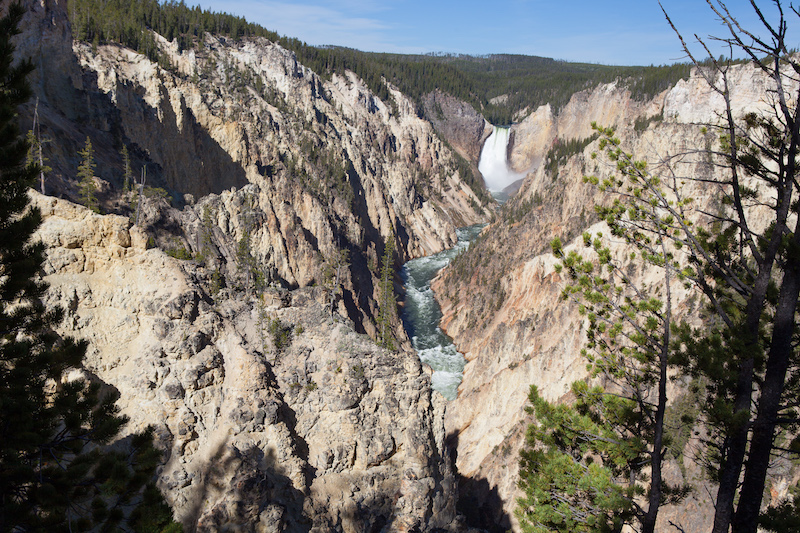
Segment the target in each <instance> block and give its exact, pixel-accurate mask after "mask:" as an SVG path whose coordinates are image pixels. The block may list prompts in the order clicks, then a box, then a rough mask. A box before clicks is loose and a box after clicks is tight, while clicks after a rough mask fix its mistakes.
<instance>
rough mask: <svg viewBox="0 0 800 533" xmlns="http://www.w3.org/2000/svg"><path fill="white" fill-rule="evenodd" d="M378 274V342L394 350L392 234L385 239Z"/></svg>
mask: <svg viewBox="0 0 800 533" xmlns="http://www.w3.org/2000/svg"><path fill="white" fill-rule="evenodd" d="M380 276H381V277H380V286H379V289H380V299H379V300H378V344H380V345H381V346H383V347H384V348H386V349H387V350H394V349H395V341H394V335H393V333H392V320H393V319H394V316H395V314H396V313H397V303H396V300H395V296H394V235H392V236H390V237H389V238H388V239H386V244H385V246H384V251H383V259H382V261H381V269H380Z"/></svg>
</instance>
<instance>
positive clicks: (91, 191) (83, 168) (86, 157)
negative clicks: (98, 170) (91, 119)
mask: <svg viewBox="0 0 800 533" xmlns="http://www.w3.org/2000/svg"><path fill="white" fill-rule="evenodd" d="M78 153H79V154H80V156H81V163H80V165H79V166H78V182H79V186H80V191H81V201H82V202H83V205H85V206H86V207H88V208H89V209H91V210H92V211H94V212H95V213H99V212H100V204H99V202H98V201H97V196H95V193H96V192H97V186H96V185H95V183H94V169H95V166H96V165H95V162H94V149H93V148H92V140H91V139H90V138H89V137H86V144H85V145H84V147H83V150H81V151H80V152H78Z"/></svg>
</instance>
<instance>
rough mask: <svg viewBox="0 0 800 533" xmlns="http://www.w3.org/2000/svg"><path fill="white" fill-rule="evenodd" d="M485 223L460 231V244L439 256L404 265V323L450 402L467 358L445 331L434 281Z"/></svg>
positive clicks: (412, 261) (415, 260)
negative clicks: (442, 326) (433, 287)
mask: <svg viewBox="0 0 800 533" xmlns="http://www.w3.org/2000/svg"><path fill="white" fill-rule="evenodd" d="M484 226H485V224H478V225H475V226H469V227H467V228H462V229H459V230H458V232H457V233H458V244H456V245H455V246H454V247H453V248H451V249H449V250H445V251H443V252H439V253H438V254H434V255H429V256H427V257H421V258H419V259H413V260H411V261H409V262H407V263H406V264H405V265H403V269H402V270H401V272H400V275H401V276H402V278H403V283H404V284H405V287H406V301H405V305H404V306H403V324H404V325H405V328H406V331H407V332H408V336H409V337H410V338H411V342H412V343H413V344H414V349H415V350H417V353H418V354H419V358H420V360H421V361H422V362H423V363H425V364H426V365H428V366H430V367H431V368H432V369H433V376H432V377H431V382H432V386H433V389H434V390H437V391H439V392H440V393H442V396H444V397H445V398H447V399H448V400H454V399H455V397H456V394H457V392H458V385H459V384H460V383H461V378H462V374H463V372H464V363H465V361H464V356H462V355H461V354H460V353H458V351H457V350H456V347H455V346H454V345H453V341H452V340H451V339H450V338H449V337H448V336H447V335H446V334H445V333H444V332H443V331H442V330H441V328H440V327H439V321H440V320H441V318H442V310H441V309H440V308H439V304H438V303H437V302H436V299H435V298H434V295H433V290H432V289H431V280H433V278H434V277H436V274H438V273H439V270H441V269H442V268H444V267H445V266H447V264H448V263H449V262H450V261H451V260H452V259H453V258H454V257H455V256H457V255H458V254H459V253H460V252H461V251H463V250H465V249H466V248H467V247H468V246H469V243H470V241H472V239H474V238H475V237H477V236H478V234H479V233H480V232H481V229H483V227H484Z"/></svg>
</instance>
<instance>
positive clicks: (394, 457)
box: [16, 0, 489, 532]
mask: <svg viewBox="0 0 800 533" xmlns="http://www.w3.org/2000/svg"><path fill="white" fill-rule="evenodd" d="M27 7H29V9H30V11H29V13H28V14H27V15H26V18H25V19H24V21H23V27H22V29H23V33H22V34H21V35H20V36H19V37H18V39H17V41H16V42H17V46H18V51H19V53H20V55H21V56H29V57H32V58H33V62H34V64H36V65H38V66H39V67H40V70H39V71H38V72H37V73H36V74H35V75H34V77H33V88H34V92H35V95H36V98H34V99H33V100H32V101H31V102H30V103H29V104H28V105H26V106H23V108H21V113H20V117H21V123H22V127H23V130H28V129H30V127H31V125H32V120H33V117H34V115H36V116H38V119H39V124H40V128H41V132H42V134H43V136H44V138H45V139H46V141H47V143H46V145H45V148H46V157H47V158H48V159H49V161H48V164H49V165H50V166H51V167H52V171H51V172H49V173H48V176H47V181H46V193H47V194H49V195H50V196H43V195H41V194H38V193H33V192H32V193H31V194H32V198H33V203H34V204H35V205H36V206H37V207H39V208H40V209H41V211H42V213H43V215H44V223H43V225H42V227H41V228H40V230H39V232H38V234H37V238H40V239H41V240H42V242H43V243H44V244H45V247H46V263H45V266H44V271H43V276H44V279H45V280H46V281H47V282H48V283H49V284H50V291H49V292H48V296H47V300H48V303H49V304H54V305H60V306H62V307H63V308H64V309H65V310H66V316H65V320H64V322H63V324H62V325H61V326H60V328H59V331H60V332H61V333H64V334H68V335H72V336H75V337H77V338H79V339H85V340H88V341H89V343H90V348H89V353H88V355H87V358H86V361H85V366H86V368H85V369H84V370H83V372H85V373H86V374H87V375H88V377H89V378H90V379H93V380H99V381H100V382H102V383H103V384H104V385H105V387H106V388H107V389H108V390H109V391H111V392H113V393H114V394H118V395H119V401H118V402H119V406H120V408H121V411H122V414H124V415H127V416H128V417H130V420H131V421H130V423H129V425H128V427H127V429H126V431H133V430H138V429H141V428H143V427H145V426H147V425H153V426H154V427H155V435H156V441H157V442H156V444H157V445H158V446H159V447H160V449H162V450H163V451H164V454H165V455H164V457H165V464H164V465H163V467H162V468H161V470H160V472H159V474H158V486H159V487H160V489H161V490H162V492H163V493H164V495H165V497H166V499H167V501H168V502H169V503H170V505H171V506H172V508H173V510H174V512H175V516H176V518H177V519H178V520H180V521H181V522H182V523H183V524H184V526H185V527H186V529H187V530H189V531H195V530H197V531H220V530H228V529H235V530H242V531H352V532H362V531H376V532H377V531H431V530H436V529H446V530H452V531H465V530H466V529H467V528H466V526H464V524H463V520H461V519H460V518H459V517H458V516H457V515H456V512H455V508H454V507H455V495H454V491H455V477H454V473H453V469H452V461H451V459H450V457H449V452H448V451H447V449H446V447H445V444H444V440H445V439H444V427H443V413H444V405H443V400H442V399H441V398H440V397H439V396H437V395H435V394H433V393H432V390H431V386H430V377H429V375H428V372H427V371H426V370H425V369H424V368H423V367H422V365H421V364H420V362H419V360H418V358H417V355H416V354H415V353H414V352H413V351H411V350H409V349H408V346H409V342H408V339H407V338H406V336H405V333H404V331H403V329H402V325H401V324H400V321H399V318H397V317H394V318H393V319H392V326H393V331H394V333H395V336H396V338H397V340H399V341H400V349H399V350H397V351H394V352H389V351H387V350H385V349H383V348H380V347H379V346H377V345H376V343H375V342H374V340H373V338H374V336H375V333H376V328H375V322H376V317H377V316H378V311H379V309H378V305H377V303H376V302H377V301H378V299H379V296H380V291H379V288H378V283H377V277H376V273H377V271H378V267H379V262H380V259H379V258H380V257H381V255H383V252H384V246H385V244H384V243H385V242H386V241H388V240H390V239H393V240H394V241H395V244H396V250H397V252H396V254H395V257H394V258H392V259H393V260H394V261H395V263H399V262H402V261H405V260H407V259H409V258H412V257H418V256H421V255H426V254H430V253H433V252H437V251H440V250H442V249H444V248H446V247H449V246H451V245H452V244H453V243H454V242H455V241H456V235H455V228H456V227H460V226H464V225H468V224H472V223H476V222H479V221H482V220H485V219H486V218H487V217H488V215H489V212H488V210H487V209H486V207H485V206H481V200H480V198H479V197H478V196H477V195H476V193H475V192H474V191H473V190H472V189H470V187H469V186H467V185H466V183H465V181H464V180H463V179H462V178H463V177H464V176H461V175H460V174H459V170H458V168H459V164H460V163H459V162H458V161H457V160H456V156H455V154H454V153H453V151H452V150H451V149H450V148H449V147H448V146H447V145H446V144H445V143H444V142H443V141H441V140H440V138H439V137H438V136H437V134H436V133H435V132H434V129H433V127H432V126H431V124H430V123H429V122H427V121H425V120H423V119H421V118H420V117H419V116H417V113H416V108H415V105H414V104H413V103H412V102H411V101H410V100H409V99H407V98H406V97H405V96H404V95H402V94H400V93H399V92H398V91H396V90H394V89H393V88H390V91H391V94H392V98H393V100H394V104H395V105H394V106H392V105H390V104H389V103H388V102H384V101H381V100H380V99H378V98H377V97H375V96H374V95H373V94H371V93H370V92H369V90H368V89H367V88H366V86H365V84H364V83H363V82H362V81H361V80H360V79H358V78H357V77H356V76H355V75H353V74H352V73H349V72H347V73H345V74H343V75H333V76H331V77H330V78H326V79H323V78H321V77H319V76H318V75H317V74H316V73H314V72H312V71H310V70H309V69H307V68H306V67H304V66H303V65H301V64H300V63H299V62H298V61H297V59H296V57H295V56H294V54H292V53H290V52H288V51H286V50H285V49H283V48H281V47H280V46H278V45H276V44H274V43H271V42H269V41H266V40H264V39H243V40H241V41H231V40H227V39H224V38H216V37H212V36H208V35H207V36H206V37H205V38H204V40H203V41H202V42H201V43H199V44H198V46H197V47H196V48H193V49H189V50H178V47H177V45H176V44H175V43H170V42H166V41H165V40H164V39H162V38H161V37H160V36H158V35H156V36H155V38H156V41H157V43H158V46H159V47H160V50H161V52H162V58H164V59H163V61H162V64H157V63H154V62H152V61H150V60H149V59H147V58H146V57H145V56H143V55H141V54H137V53H135V52H133V51H131V50H128V49H125V48H123V47H120V46H118V45H113V44H108V45H100V46H97V47H93V46H90V45H88V44H86V43H81V42H72V37H71V32H70V30H69V23H68V18H67V16H66V11H65V9H66V4H65V3H64V2H63V0H31V1H29V2H27ZM473 118H474V117H473ZM87 137H88V138H90V139H91V141H92V144H93V146H94V149H95V162H96V163H97V172H96V174H97V175H96V177H95V180H94V181H95V183H96V185H97V186H98V196H99V198H100V201H101V209H102V210H103V211H104V212H107V213H108V212H110V213H112V214H105V215H101V214H97V213H92V212H91V211H89V210H88V209H85V208H83V207H81V206H78V205H75V204H74V203H72V202H71V201H70V200H74V199H76V198H77V197H78V192H77V191H78V188H77V183H76V179H75V174H76V169H77V166H78V163H79V157H78V150H79V149H81V148H82V147H83V146H84V142H85V139H86V138H87ZM123 146H125V147H127V148H128V150H129V152H130V154H131V159H132V166H133V176H134V177H135V178H139V177H140V176H145V175H146V179H147V182H146V185H147V186H148V187H150V188H149V189H145V191H146V192H147V194H146V195H145V196H138V195H137V194H135V193H133V192H129V191H127V190H125V188H124V187H123V173H124V165H123V161H122V159H121V156H120V151H121V149H122V147H123ZM145 173H146V174H145ZM159 188H160V189H161V190H159ZM164 193H167V194H169V195H170V196H171V197H172V199H171V201H169V199H167V198H163V196H164ZM56 197H61V198H56ZM132 202H136V208H132V207H131V203H132ZM137 216H138V217H139V220H138V224H132V220H131V219H133V218H135V217H137ZM166 252H168V253H166ZM371 337H372V338H371Z"/></svg>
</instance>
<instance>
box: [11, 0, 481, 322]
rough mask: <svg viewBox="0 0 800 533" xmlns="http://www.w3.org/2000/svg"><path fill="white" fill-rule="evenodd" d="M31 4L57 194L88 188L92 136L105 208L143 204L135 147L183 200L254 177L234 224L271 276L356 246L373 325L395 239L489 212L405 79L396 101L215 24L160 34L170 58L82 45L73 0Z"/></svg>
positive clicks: (400, 257)
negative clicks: (83, 159)
mask: <svg viewBox="0 0 800 533" xmlns="http://www.w3.org/2000/svg"><path fill="white" fill-rule="evenodd" d="M29 5H30V7H31V11H30V13H29V16H28V17H26V19H25V23H24V32H23V34H22V35H21V36H19V38H18V48H19V52H20V55H28V56H31V57H33V59H34V62H35V63H36V62H39V63H40V64H42V65H43V68H47V69H50V68H52V69H53V70H54V71H55V72H56V73H57V74H55V75H53V76H41V75H39V77H37V78H36V80H35V84H34V85H35V88H36V93H37V98H38V100H36V101H33V102H31V104H30V105H29V106H27V107H26V109H25V110H24V111H25V113H23V127H24V129H28V128H29V127H30V126H29V124H31V123H32V122H30V121H31V120H32V118H31V117H32V116H33V114H34V109H35V110H36V112H38V116H39V123H40V127H41V131H42V135H43V138H44V139H45V140H46V141H47V143H46V145H45V146H46V157H48V158H49V165H50V166H51V167H52V168H53V171H52V172H51V173H50V174H49V175H48V179H47V183H46V189H47V190H46V192H48V193H50V194H55V195H60V196H66V197H68V198H72V199H75V198H77V190H76V184H75V181H74V176H75V172H76V169H77V164H78V162H79V161H78V159H79V158H78V150H79V149H80V148H81V147H82V146H83V143H84V140H85V139H86V138H87V137H89V138H91V139H92V141H93V145H94V147H95V152H96V162H97V163H98V165H97V168H98V172H97V178H96V182H97V185H98V188H99V191H100V192H99V196H100V199H101V204H102V208H103V209H104V210H106V211H113V212H118V213H121V214H125V213H128V212H130V210H129V207H128V202H129V201H130V200H132V198H131V197H132V196H133V195H131V194H130V193H128V194H125V193H124V192H123V191H122V189H123V177H122V176H123V168H124V166H123V163H122V160H121V158H120V155H119V151H120V150H121V149H122V148H123V146H125V147H127V148H128V149H129V151H130V153H131V154H132V160H133V169H132V170H133V174H134V177H136V178H138V177H139V176H140V175H142V173H143V172H146V173H147V174H146V178H147V185H154V186H159V187H162V188H164V189H166V190H167V191H168V192H169V193H170V195H171V196H172V198H173V201H172V205H173V206H175V207H178V208H180V207H181V206H183V205H185V204H186V203H187V202H188V203H189V204H191V203H193V201H194V200H199V199H200V198H201V197H203V196H205V195H207V194H212V193H214V194H220V193H222V192H223V191H227V190H228V189H231V188H236V189H237V190H240V191H241V190H243V188H244V186H245V185H248V186H249V187H250V188H249V189H248V190H249V193H248V198H247V202H248V211H249V213H250V216H249V217H248V220H247V221H246V222H247V223H246V224H239V223H235V222H234V223H232V224H230V225H229V226H228V227H223V228H221V229H222V230H223V231H224V232H228V236H229V237H230V238H231V239H235V240H236V241H238V240H240V239H241V236H242V234H241V233H237V232H236V228H238V227H244V228H245V230H246V232H247V233H248V236H249V238H250V239H251V240H252V241H253V252H254V254H255V257H256V259H257V261H258V262H259V264H260V266H261V267H262V268H263V270H264V271H265V272H267V273H269V275H270V279H269V280H268V281H270V282H274V283H279V284H282V285H284V286H287V287H302V286H307V285H310V284H313V283H319V282H321V278H322V277H323V271H324V269H325V262H326V260H328V259H329V258H330V257H332V256H334V255H336V254H335V251H336V250H347V251H348V255H349V261H350V265H351V268H350V269H349V272H348V273H347V275H346V276H345V282H344V283H343V284H344V285H345V291H346V292H348V296H347V298H345V300H346V301H347V302H349V305H348V309H347V310H348V312H349V313H350V316H351V318H353V319H354V320H355V321H356V323H357V324H358V327H359V328H363V329H365V330H369V329H370V326H369V323H370V322H371V320H372V318H371V317H372V314H373V312H374V304H373V303H372V300H373V297H374V294H373V292H374V291H373V287H372V281H371V280H372V276H371V274H370V269H371V268H372V270H374V266H375V264H376V262H377V258H378V257H379V256H380V255H381V254H382V252H383V245H384V242H385V240H386V239H390V238H392V239H394V240H395V241H396V249H397V250H398V253H397V257H396V259H397V261H398V262H401V261H404V260H406V259H408V258H411V257H418V256H421V255H425V254H429V253H432V252H436V251H439V250H442V249H444V248H446V247H448V246H450V245H452V244H453V243H454V242H455V228H456V227H459V226H463V225H466V224H471V223H474V222H477V221H479V220H481V219H483V218H484V217H486V216H487V214H488V212H487V211H485V209H484V208H482V207H480V204H481V203H482V201H481V200H480V199H479V198H478V197H477V196H476V194H475V192H474V191H473V190H472V189H470V187H469V186H467V185H466V184H465V182H464V181H463V179H462V178H463V177H464V176H462V175H461V174H463V172H464V171H463V170H461V171H459V162H458V161H457V157H456V156H455V155H454V153H453V152H452V151H451V150H450V149H449V148H448V147H447V146H446V145H445V144H444V143H443V142H442V141H441V140H440V139H439V137H438V136H437V135H436V134H435V133H434V130H433V128H432V126H431V124H430V123H429V122H427V121H425V120H423V119H421V118H419V117H418V116H417V115H416V109H415V106H414V105H413V104H412V102H410V101H409V100H408V99H407V98H405V97H404V96H403V95H402V94H400V93H399V92H397V91H395V90H392V98H393V100H394V103H395V105H394V107H393V106H391V105H389V103H387V102H383V101H381V100H380V99H378V98H377V97H375V96H374V95H372V94H371V93H370V92H369V91H368V90H367V89H366V86H365V85H364V84H363V83H362V82H361V80H359V79H358V78H356V77H355V76H354V75H352V74H347V75H345V76H333V77H332V78H331V79H328V80H323V79H322V78H320V77H319V76H318V75H317V74H316V73H314V72H312V71H310V70H309V69H307V68H305V67H304V66H303V65H301V64H299V63H298V62H297V60H296V58H295V56H294V55H293V54H292V53H290V52H288V51H286V50H284V49H283V48H281V47H280V46H278V45H276V44H274V43H271V42H269V41H266V40H264V39H245V40H242V41H235V42H234V41H231V40H226V39H224V38H215V37H212V36H210V35H206V37H205V39H204V40H203V42H201V43H198V44H197V46H196V47H195V48H192V49H188V50H178V47H177V44H175V43H169V42H166V41H165V40H164V39H163V38H161V37H160V36H158V35H155V39H156V43H157V45H158V46H159V48H160V51H161V53H162V55H161V57H162V61H161V64H156V63H153V62H152V61H150V60H148V59H147V58H146V57H144V56H142V55H140V54H137V53H135V52H133V51H131V50H128V49H125V48H122V47H120V46H116V45H104V46H99V47H92V46H90V45H88V44H85V43H80V42H75V43H74V46H73V43H72V42H71V37H70V33H69V31H68V28H69V25H68V21H67V17H66V16H65V12H64V4H63V3H59V2H58V1H55V0H49V1H46V2H45V1H43V2H30V4H29ZM65 28H66V29H65ZM64 73H66V74H64ZM187 195H188V196H187ZM226 205H228V204H226V203H225V202H221V203H220V204H219V206H217V207H219V208H220V209H222V210H223V211H224V209H225V206H226ZM215 215H216V218H217V219H218V220H225V221H228V222H230V221H232V220H233V219H235V218H236V214H235V213H230V212H227V213H225V212H217V213H215ZM172 218H173V219H175V220H177V219H178V218H179V217H177V218H176V217H172ZM264 224H267V225H266V226H265V225H264ZM150 229H151V230H152V231H151V234H152V236H154V238H156V240H157V242H158V243H159V245H163V244H164V242H165V240H170V239H177V240H178V241H180V242H181V244H182V245H183V246H185V247H187V248H188V249H189V250H190V251H191V252H198V250H196V249H195V248H193V244H192V243H191V242H190V240H191V236H190V235H187V234H186V233H185V228H182V227H171V228H165V227H163V226H161V227H159V226H157V225H154V226H152V227H150ZM165 231H166V233H165ZM231 233H232V234H231ZM356 285H359V286H360V287H358V288H356Z"/></svg>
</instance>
